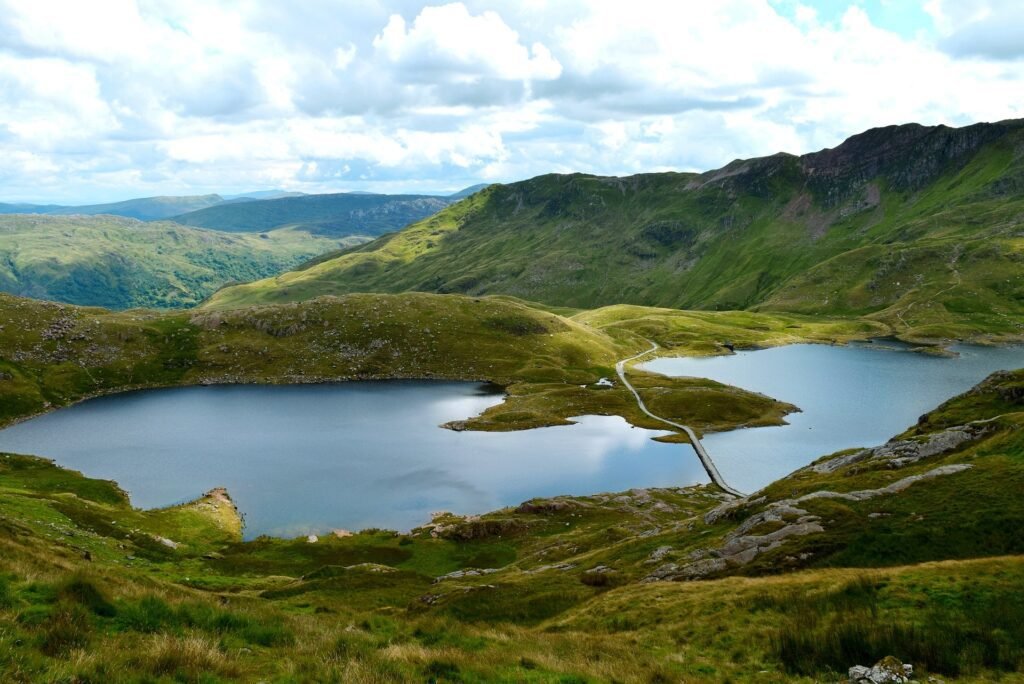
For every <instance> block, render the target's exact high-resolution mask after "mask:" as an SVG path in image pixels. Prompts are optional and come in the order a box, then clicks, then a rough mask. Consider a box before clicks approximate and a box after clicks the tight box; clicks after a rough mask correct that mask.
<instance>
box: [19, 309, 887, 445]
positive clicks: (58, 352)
mask: <svg viewBox="0 0 1024 684" xmlns="http://www.w3.org/2000/svg"><path fill="white" fill-rule="evenodd" d="M566 313H571V312H566ZM882 329H883V328H882V326H880V325H879V324H877V323H870V322H863V321H856V320H854V321H845V320H831V319H818V320H812V319H810V318H806V317H795V316H783V315H776V314H754V313H735V314H711V313H708V314H701V313H697V314H692V315H689V314H682V313H680V312H671V311H666V310H661V309H641V308H637V307H633V308H630V309H628V311H626V310H618V309H614V308H612V309H603V310H599V311H596V312H584V313H579V314H575V315H572V316H565V315H560V314H558V313H554V312H550V311H547V310H544V309H539V308H534V307H533V306H530V305H529V304H527V303H524V302H520V301H518V300H514V299H510V298H504V297H494V298H491V297H485V298H479V297H476V298H474V297H465V296H461V295H430V294H420V293H410V294H404V295H365V294H356V295H346V296H344V297H324V298H320V299H317V300H314V301H311V302H305V303H301V304H286V305H275V306H264V307H254V308H250V309H227V310H219V309H203V310H200V311H196V312H192V313H188V312H166V313H159V312H153V311H142V310H136V311H130V312H124V313H112V312H108V311H103V310H98V309H85V308H77V307H68V306H59V305H54V304H47V303H43V302H37V301H33V300H27V299H21V298H16V297H8V296H4V295H0V350H2V351H0V394H2V396H3V397H4V402H3V403H2V404H0V425H3V424H6V423H8V422H11V421H14V420H17V419H20V418H23V417H26V416H30V415H33V414H36V413H40V412H43V411H46V410H50V409H52V408H56V407H59V406H64V405H67V404H69V403H72V402H75V401H78V400H81V399H83V398H87V397H90V396H95V395H98V394H105V393H110V392H118V391H124V390H128V389H138V388H144V387H164V386H172V385H194V384H202V383H302V382H327V381H341V380H354V379H385V378H416V379H422V378H437V379H449V380H474V381H486V382H491V383H495V384H497V385H500V386H501V387H503V388H505V390H506V392H507V393H508V400H507V401H505V402H504V403H502V404H500V405H498V406H496V407H494V408H492V409H490V410H488V411H487V412H486V413H484V414H483V415H482V416H480V417H472V416H467V417H466V418H467V420H466V421H463V422H459V423H457V424H455V425H453V427H458V428H469V429H486V430H509V429H525V428H529V427H536V426H539V425H561V424H565V423H566V422H568V421H569V420H570V419H571V418H573V417H574V416H580V415H587V414H605V415H619V416H622V417H623V418H625V419H626V420H628V421H630V422H631V423H632V424H634V425H638V426H643V427H650V428H660V427H662V426H661V424H659V423H657V422H653V421H651V420H650V419H649V418H647V417H646V416H643V415H642V414H641V413H640V412H639V411H638V410H637V407H636V404H635V402H634V400H633V398H632V396H631V395H630V394H629V393H628V392H627V391H626V390H625V388H624V387H621V386H618V384H616V386H615V387H613V388H612V389H610V390H600V389H594V388H593V384H594V383H596V382H597V381H598V380H599V379H600V378H602V377H608V378H614V377H615V370H614V366H615V363H616V361H617V360H619V359H620V358H623V357H625V356H628V355H632V354H635V353H637V352H638V351H642V350H643V349H645V348H647V347H648V345H649V343H648V341H647V338H646V337H645V336H651V337H652V338H654V339H657V340H658V341H659V342H660V343H661V344H663V345H664V346H665V347H666V348H668V349H669V350H670V351H672V350H675V351H681V352H691V353H692V352H696V353H711V352H715V351H722V350H723V348H722V347H721V341H723V340H733V341H735V343H736V344H738V345H740V346H753V345H764V346H767V345H772V344H782V343H788V342H794V341H800V340H805V341H824V340H830V341H832V340H838V341H845V340H849V339H855V338H859V337H864V336H867V335H871V334H874V333H877V332H880V331H881V330H882ZM630 372H631V374H632V377H633V378H634V380H635V384H636V386H637V387H638V388H640V391H641V392H642V393H643V394H644V396H645V398H646V399H647V400H648V401H649V402H650V404H651V406H652V407H654V408H655V409H656V410H658V411H661V412H664V413H665V414H666V416H667V417H669V418H680V419H682V418H685V419H686V420H687V421H689V422H690V423H692V424H693V426H694V427H695V428H696V429H699V430H704V429H715V430H724V429H730V428H734V427H737V426H741V425H764V424H777V423H778V422H779V421H781V420H782V417H783V416H784V415H785V414H786V413H787V412H789V411H791V410H792V407H790V406H788V405H786V404H781V403H779V402H776V401H775V400H773V399H771V398H769V397H765V396H762V395H758V394H754V393H750V392H746V391H743V390H739V389H737V388H731V387H726V386H724V385H720V384H718V383H714V382H710V381H699V380H692V379H670V378H664V377H661V376H654V375H651V374H645V373H643V372H641V371H638V370H631V371H630Z"/></svg>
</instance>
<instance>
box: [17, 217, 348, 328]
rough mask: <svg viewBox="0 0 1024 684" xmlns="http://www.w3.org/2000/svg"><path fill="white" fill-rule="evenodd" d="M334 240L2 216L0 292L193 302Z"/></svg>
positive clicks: (124, 304)
mask: <svg viewBox="0 0 1024 684" xmlns="http://www.w3.org/2000/svg"><path fill="white" fill-rule="evenodd" d="M339 244H344V243H343V242H341V241H339V240H334V239H328V238H323V237H315V236H312V235H309V234H308V233H303V232H298V231H290V230H285V231H274V232H271V233H266V234H264V235H262V236H257V235H225V234H223V233H216V232H213V231H207V230H199V229H193V228H185V227H182V226H179V225H177V224H174V223H140V222H138V221H135V220H133V219H123V218H116V217H113V216H99V217H81V216H76V217H69V218H63V217H49V216H27V215H24V216H2V217H0V290H3V291H6V292H11V293H14V294H21V295H26V296H32V297H37V298H41V299H51V300H56V301H61V302H67V303H72V304H84V305H96V306H106V307H112V308H129V307H138V306H150V307H153V306H155V307H182V306H193V305H195V304H197V303H199V302H200V301H202V300H203V299H204V298H205V297H207V296H208V295H210V294H212V293H213V292H214V291H215V290H216V289H217V288H218V287H221V286H222V285H225V284H227V283H230V282H238V281H245V280H251V279H252V278H258V277H261V276H265V275H267V274H270V273H276V272H279V271H280V270H282V269H286V268H290V267H294V266H296V265H297V264H300V263H302V262H303V261H305V260H306V259H308V258H310V257H311V256H315V255H317V254H320V253H323V252H327V251H330V250H334V249H337V247H338V246H339Z"/></svg>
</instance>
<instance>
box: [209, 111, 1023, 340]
mask: <svg viewBox="0 0 1024 684" xmlns="http://www.w3.org/2000/svg"><path fill="white" fill-rule="evenodd" d="M907 131H909V129H907V130H905V131H904V134H905V135H902V136H900V135H896V131H895V130H893V129H890V130H889V131H888V132H886V131H882V132H881V133H878V134H877V135H876V134H875V132H869V133H867V134H864V135H863V136H858V137H855V138H853V139H851V140H850V141H848V142H847V143H845V144H844V146H843V148H842V149H843V153H844V154H846V155H847V158H846V159H845V161H842V160H841V161H834V160H829V159H824V158H819V157H813V156H807V157H802V158H797V157H791V156H787V155H776V156H773V157H768V158H764V159H755V160H748V161H744V162H736V163H734V164H733V165H730V167H727V168H726V169H724V170H720V171H712V172H708V173H706V174H701V175H697V174H678V173H661V174H642V175H637V176H631V177H629V178H602V177H595V176H588V175H584V174H572V175H547V176H540V177H537V178H533V179H530V180H527V181H522V182H519V183H511V184H508V185H494V186H491V187H489V188H487V189H486V190H484V191H482V192H479V193H477V194H475V195H473V196H472V197H470V198H468V199H466V200H464V201H462V202H460V203H458V204H455V205H453V206H451V207H449V208H447V209H445V210H443V211H441V212H440V213H438V214H436V215H434V216H431V217H429V218H425V219H423V220H421V221H419V222H417V223H414V224H412V225H410V226H409V227H407V228H406V229H404V230H402V231H401V232H400V233H396V234H392V235H386V236H384V237H381V238H379V239H377V240H375V241H374V242H372V243H370V244H368V245H365V246H361V247H358V248H355V249H351V250H347V251H344V252H341V253H338V254H336V255H334V256H333V258H323V259H318V260H316V261H315V262H313V263H311V264H310V265H308V267H305V268H303V269H301V270H296V271H292V272H289V273H285V274H281V275H277V276H274V277H272V278H267V279H264V280H260V281H256V282H253V283H247V284H244V285H238V286H234V287H231V288H227V289H225V290H222V291H220V292H218V293H217V294H216V296H214V297H213V298H212V300H211V302H210V305H211V306H214V307H235V306H246V305H251V304H264V303H280V302H290V301H301V300H305V299H310V298H312V297H316V296H318V295H322V294H335V295H341V294H347V293H351V292H402V291H426V292H438V293H462V294H469V295H476V296H479V295H484V294H495V295H509V296H514V297H519V298H522V299H525V300H531V301H539V302H544V303H546V304H548V305H554V306H561V307H576V308H582V309H593V308H596V307H601V306H608V305H615V304H623V303H626V304H636V305H644V306H654V307H671V308H679V309H686V308H700V309H709V310H739V309H747V310H751V309H753V310H758V311H771V312H787V313H799V314H806V315H813V316H842V317H863V316H870V317H871V318H872V319H873V320H875V321H878V322H879V323H882V324H884V325H885V326H887V327H889V328H891V329H892V330H893V331H894V332H895V333H896V334H898V335H900V336H902V337H903V338H904V339H908V340H915V341H934V340H942V339H954V338H958V337H975V338H984V337H986V336H988V337H993V338H1003V339H1006V338H1017V339H1019V338H1020V336H1021V335H1022V334H1024V328H1022V327H1021V325H1022V324H1021V323H1020V320H1021V319H1022V317H1024V280H1022V278H1024V276H1022V275H1021V273H1022V269H1021V260H1022V258H1024V257H1022V254H1024V253H1022V250H1021V241H1020V237H1019V235H1018V232H1019V227H1018V224H1019V220H1018V216H1019V215H1020V213H1021V210H1022V208H1024V204H1022V200H1021V199H1020V198H1019V196H1018V195H1016V194H1014V192H1013V191H1012V188H1014V187H1017V186H1015V185H1014V184H1015V183H1018V182H1019V178H1020V177H1021V175H1022V166H1021V161H1020V158H1019V155H1017V154H1015V152H1014V150H1015V149H1016V148H1017V146H1019V144H1020V140H1021V138H1022V135H1024V133H1022V131H1021V128H1020V126H1019V123H1012V122H1011V123H1007V124H996V125H982V126H979V127H976V128H975V129H973V130H972V131H964V130H950V129H930V130H923V129H922V130H921V131H918V132H917V133H914V135H909V134H906V133H907ZM887 136H891V137H892V139H890V138H888V137H887ZM915 136H916V137H915ZM908 140H909V142H908ZM897 148H899V151H898V152H895V151H894V150H895V149H897ZM880 149H885V150H887V152H885V153H882V152H879V150H880ZM936 150H946V152H942V153H937V152H936ZM950 150H957V152H949V151H950ZM947 152H948V153H947ZM960 152H962V154H960ZM826 157H827V155H826ZM911 160H916V162H912V161H911ZM917 162H919V163H917ZM915 163H916V165H915ZM822 164H825V165H826V166H827V167H828V168H829V171H828V172H827V173H818V174H814V173H810V172H809V171H807V167H814V166H819V167H820V166H821V165H822ZM862 168H871V169H874V170H875V172H876V173H877V176H876V177H873V178H861V177H860V176H859V175H858V174H860V173H861V171H859V170H857V169H862ZM820 170H821V169H820V168H819V171H820Z"/></svg>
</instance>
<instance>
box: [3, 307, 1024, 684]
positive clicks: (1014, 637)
mask: <svg viewBox="0 0 1024 684" xmlns="http://www.w3.org/2000/svg"><path fill="white" fill-rule="evenodd" d="M858 325H861V326H866V327H862V328H861V329H860V331H859V332H860V333H862V334H863V333H868V332H871V326H877V325H879V324H877V323H863V324H858ZM850 326H851V324H850V323H844V322H837V321H832V322H829V321H822V320H814V319H811V318H802V317H799V316H788V315H787V316H775V315H770V314H758V313H727V312H723V313H718V312H703V313H701V312H698V313H688V312H675V311H667V310H659V309H644V308H641V307H611V308H608V309H604V310H599V311H595V312H585V313H581V314H578V315H576V316H573V317H571V318H566V317H564V316H559V315H557V314H552V313H549V312H545V311H543V310H540V309H537V308H534V307H530V306H528V305H526V304H524V303H522V302H517V301H514V300H511V299H508V298H480V299H477V298H471V297H464V296H455V295H444V296H441V295H429V294H405V295H350V296H346V297H343V298H333V297H325V298H322V299H319V300H316V301H312V302H307V303H301V304H286V305H278V306H267V307H257V308H252V309H238V310H232V311H197V312H192V313H185V312H175V313H155V312H141V311H136V312H129V313H110V312H106V311H103V310H100V309H79V308H75V307H68V306H60V305H55V304H47V303H42V302H36V301H33V300H28V299H20V298H15V297H9V296H5V295H0V397H2V398H3V400H4V401H3V402H0V407H2V408H3V409H4V411H5V415H3V416H0V423H2V422H6V421H8V420H12V419H17V418H19V417H23V416H25V415H29V414H31V413H34V412H36V411H40V410H45V409H48V408H51V407H53V406H59V405H62V404H65V403H67V402H69V401H74V400H76V399H79V398H81V397H83V396H88V395H90V394H95V393H102V392H108V391H114V390H117V389H124V388H126V387H131V386H154V385H170V384H189V383H195V382H239V381H250V382H251V381H261V382H280V381H292V382H295V381H318V380H325V379H330V378H332V377H333V378H342V377H348V378H354V377H409V376H410V375H412V376H417V377H424V376H428V375H433V376H434V377H463V378H465V377H475V378H480V379H483V378H493V379H497V380H500V381H503V382H505V383H513V385H512V386H513V387H515V386H516V385H519V386H524V385H544V384H547V385H555V384H558V385H562V386H563V387H566V386H569V385H574V384H575V383H578V382H581V381H586V380H588V379H591V378H594V377H596V376H597V375H599V374H602V373H606V372H607V371H608V369H607V367H606V364H608V363H611V362H613V360H614V359H615V358H617V357H618V356H619V355H620V354H623V353H630V352H631V351H635V350H636V349H637V347H638V346H643V345H642V344H638V343H639V342H640V340H639V339H638V336H639V334H648V333H651V334H656V335H657V336H658V338H659V339H660V340H664V341H665V343H666V344H672V343H674V344H675V345H678V346H676V349H689V350H693V351H698V350H700V349H712V348H714V345H715V341H716V340H718V339H720V335H721V334H723V333H726V332H728V333H729V334H733V333H736V334H738V335H745V336H746V337H743V338H738V339H742V341H743V343H744V344H749V343H754V342H757V343H763V344H775V343H781V342H785V341H792V340H794V339H800V336H801V335H806V336H807V339H813V338H814V337H815V336H819V337H825V338H827V337H829V336H834V335H839V334H842V333H844V332H845V333H846V334H849V335H852V334H855V333H856V332H857V331H856V330H854V329H853V328H851V327H850ZM876 332H877V331H876ZM427 348H430V350H431V353H425V352H426V351H428V349H427ZM637 384H638V387H639V388H640V392H641V393H642V394H645V395H646V396H647V397H648V399H651V398H653V396H663V395H664V394H665V388H660V387H659V388H657V389H650V388H647V387H645V386H644V385H643V383H642V382H638V383H637ZM719 387H720V386H719ZM1022 387H1024V374H1022V372H1019V371H1018V372H1004V373H997V374H995V375H993V376H992V377H990V378H989V379H988V380H986V381H985V382H983V383H981V384H980V385H979V386H978V387H976V388H975V389H973V390H971V391H970V392H968V393H966V394H965V395H963V396H961V397H957V398H954V399H952V400H950V401H948V402H946V403H945V404H943V405H942V406H940V407H938V408H937V409H936V410H934V411H932V412H931V413H929V414H927V415H926V416H924V417H922V418H921V419H920V421H919V422H918V423H917V424H916V425H915V426H912V427H910V428H909V429H908V430H907V431H906V432H905V433H904V434H902V435H899V436H898V437H897V438H895V440H894V441H892V442H890V443H889V444H888V445H886V446H884V447H880V448H874V449H858V450H850V451H846V452H840V453H838V454H833V455H829V456H823V457H822V458H821V459H819V460H818V461H816V462H815V463H813V464H811V465H809V466H807V467H806V468H803V469H801V470H799V471H797V472H795V473H793V474H792V475H791V476H789V477H787V478H784V479H783V480H780V481H779V482H776V483H774V484H773V485H771V486H769V487H767V488H766V489H764V490H762V491H761V492H757V493H754V494H752V495H750V496H749V497H746V498H743V499H729V497H726V496H724V495H723V494H721V492H718V491H717V490H716V489H714V488H713V487H694V488H669V489H644V490H631V491H628V492H621V493H611V494H597V495H594V496H585V497H556V498H553V499H535V500H531V501H529V502H525V503H524V504H523V505H521V506H518V507H515V508H509V509H505V510H500V511H495V512H493V513H489V514H486V515H483V516H471V517H460V516H455V515H451V514H444V515H439V516H437V517H435V518H434V520H432V521H430V522H429V523H428V522H427V521H424V523H425V524H424V526H423V527H421V528H418V529H416V530H413V531H411V532H410V533H408V534H395V533H391V532H387V531H381V530H366V531H363V532H360V533H357V534H354V535H352V536H344V535H341V536H329V537H324V538H320V539H317V540H316V541H315V542H312V543H311V542H310V541H308V540H307V539H306V538H304V537H303V538H300V539H294V540H285V539H271V538H261V539H257V540H254V541H251V542H243V541H242V540H241V534H240V530H241V519H240V517H239V513H238V511H237V510H235V508H234V506H233V504H232V503H231V499H230V492H225V491H223V490H214V491H212V492H210V493H209V494H207V495H206V496H204V497H202V498H200V499H199V500H197V501H194V502H189V503H185V504H182V505H179V506H174V507H170V508H166V509H161V510H153V511H144V510H138V509H134V508H132V507H131V505H130V503H129V501H128V499H127V497H126V495H125V493H124V492H123V491H121V490H120V489H119V488H118V487H117V485H116V484H115V483H111V482H106V481H100V480H92V479H88V478H85V477H83V476H81V475H80V474H78V473H75V472H71V471H67V470H63V469H60V468H57V467H56V466H54V465H53V464H51V463H50V462H48V461H46V460H43V459H37V458H33V457H30V456H15V455H0V672H3V673H4V678H5V680H7V681H14V682H35V681H103V682H134V681H196V682H199V681H223V680H232V679H237V680H242V681H337V682H356V683H361V682H367V683H369V682H402V681H436V682H552V683H554V682H558V683H561V684H564V683H566V682H612V681H618V682H629V683H631V684H632V683H636V684H647V683H650V682H665V681H719V682H725V681H733V682H741V681H743V682H746V681H751V682H755V681H756V682H808V683H809V682H814V681H838V680H840V678H841V677H842V676H843V675H844V674H845V671H846V668H848V667H849V666H850V665H853V664H857V663H861V664H864V663H867V664H871V663H872V662H874V661H875V660H877V659H879V658H880V657H882V656H883V655H886V654H894V655H897V656H898V657H900V658H901V659H903V660H905V661H908V662H912V663H913V664H914V665H915V668H916V672H915V674H916V675H917V678H918V680H919V681H928V678H929V677H938V678H941V679H943V680H944V681H951V679H954V678H955V680H956V681H964V682H972V681H977V682H981V681H992V680H995V679H998V678H1004V680H1005V681H1013V678H1014V677H1019V672H1020V670H1021V668H1022V667H1024V650H1022V647H1021V644H1024V632H1022V625H1024V601H1022V600H1021V596H1022V594H1024V561H1022V555H1021V554H1024V536H1022V535H1021V532H1020V531H1021V530H1022V529H1024V507H1022V502H1021V499H1020V496H1019V493H1020V491H1021V488H1022V487H1024V460H1022V455H1024V441H1022V439H1024V429H1022V428H1024V411H1022V409H1024V403H1022V402H1024V392H1022ZM726 389H727V388H726ZM691 391H692V388H686V389H685V390H684V391H683V392H681V393H680V396H686V395H688V394H689V393H690V392H691ZM706 391H710V392H712V393H714V392H718V391H721V390H720V389H716V388H714V387H709V388H707V389H706ZM591 394H592V395H599V396H601V397H604V396H608V395H609V392H608V391H604V392H591ZM750 398H751V399H752V400H754V399H756V395H754V396H752V397H750ZM766 400H767V398H764V397H762V398H761V399H760V401H762V402H763V401H766ZM580 401H581V398H580V397H579V396H576V397H573V398H572V402H571V404H572V405H573V407H574V408H577V409H578V408H579V406H580V403H579V402H580ZM600 401H604V399H601V400H600ZM699 401H700V403H702V402H703V401H704V398H703V397H702V398H701V399H700V400H699ZM727 401H729V403H730V404H734V403H735V398H729V399H728V400H727ZM767 401H770V400H767ZM568 406H569V404H565V405H563V406H562V408H563V409H565V408H566V407H568ZM693 408H694V407H693V406H692V405H688V404H687V403H686V402H685V401H683V402H682V404H681V405H680V407H679V410H680V411H681V412H682V413H683V414H689V413H690V412H692V410H693ZM585 410H586V409H585Z"/></svg>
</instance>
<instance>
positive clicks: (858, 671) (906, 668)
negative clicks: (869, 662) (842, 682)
mask: <svg viewBox="0 0 1024 684" xmlns="http://www.w3.org/2000/svg"><path fill="white" fill-rule="evenodd" d="M913 674H914V666H913V665H908V664H904V663H902V662H901V661H900V659H899V658H896V657H894V656H886V657H884V658H882V659H881V660H879V661H878V662H877V663H875V665H874V666H873V667H864V666H863V665H854V666H853V667H851V668H850V671H849V677H850V684H906V683H907V682H909V681H911V679H910V678H911V676H913Z"/></svg>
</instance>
